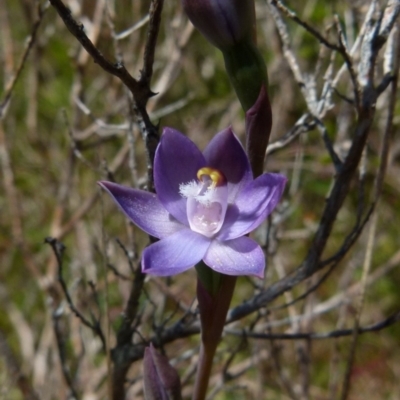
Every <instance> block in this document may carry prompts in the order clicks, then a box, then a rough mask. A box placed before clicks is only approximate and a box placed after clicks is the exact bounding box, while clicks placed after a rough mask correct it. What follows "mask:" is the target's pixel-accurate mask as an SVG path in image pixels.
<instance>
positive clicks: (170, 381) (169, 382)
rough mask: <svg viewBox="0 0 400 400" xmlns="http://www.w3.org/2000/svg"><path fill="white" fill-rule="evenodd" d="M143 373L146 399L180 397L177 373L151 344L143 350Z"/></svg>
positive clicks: (172, 399) (176, 398)
mask: <svg viewBox="0 0 400 400" xmlns="http://www.w3.org/2000/svg"><path fill="white" fill-rule="evenodd" d="M143 375H144V377H143V384H144V397H145V399H146V400H181V399H182V396H181V382H180V379H179V376H178V373H177V372H176V371H175V369H174V368H173V367H172V366H171V365H170V364H169V362H168V359H167V358H166V357H165V356H163V355H161V354H159V353H158V352H157V351H156V349H155V348H154V347H153V345H152V344H150V347H146V349H145V350H144V357H143Z"/></svg>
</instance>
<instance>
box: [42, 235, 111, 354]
mask: <svg viewBox="0 0 400 400" xmlns="http://www.w3.org/2000/svg"><path fill="white" fill-rule="evenodd" d="M44 242H45V243H47V244H49V245H50V246H51V248H52V249H53V253H54V255H55V256H56V259H57V266H58V281H59V283H60V285H61V288H62V290H63V293H64V295H65V298H66V299H67V302H68V305H69V307H70V309H71V311H72V312H73V313H74V314H75V315H76V316H77V317H78V318H79V320H80V321H81V322H82V324H83V325H85V326H87V327H88V328H90V329H91V330H92V331H93V332H94V333H95V334H96V335H97V336H99V338H100V340H101V343H102V345H103V350H105V348H106V347H105V337H104V334H103V331H102V330H101V327H100V324H98V323H91V322H90V321H89V320H88V319H86V317H85V316H84V315H83V314H82V313H81V312H80V311H79V310H78V309H77V308H76V306H75V304H74V302H73V301H72V298H71V295H70V293H69V290H68V287H67V284H66V283H65V280H64V277H63V266H62V264H63V255H64V251H65V246H64V244H63V243H61V242H59V241H58V240H57V239H54V238H52V237H47V238H46V239H45V241H44Z"/></svg>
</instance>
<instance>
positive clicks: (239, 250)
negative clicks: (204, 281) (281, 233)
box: [203, 236, 265, 278]
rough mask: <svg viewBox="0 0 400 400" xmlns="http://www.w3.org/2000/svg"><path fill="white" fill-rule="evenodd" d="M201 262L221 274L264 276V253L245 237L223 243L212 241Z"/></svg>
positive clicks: (251, 240)
mask: <svg viewBox="0 0 400 400" xmlns="http://www.w3.org/2000/svg"><path fill="white" fill-rule="evenodd" d="M203 261H204V262H205V263H206V264H207V265H208V266H209V267H210V268H212V269H213V270H214V271H217V272H220V273H221V274H226V275H234V276H236V275H255V276H257V277H259V278H262V277H263V276H264V269H265V257H264V253H263V251H262V249H261V247H260V246H259V245H258V244H257V243H256V242H255V241H254V240H253V239H250V238H248V237H246V236H243V237H240V238H237V239H233V240H228V241H225V242H220V241H218V240H214V241H213V242H212V244H211V246H210V248H209V249H208V251H207V253H206V255H205V257H204V258H203Z"/></svg>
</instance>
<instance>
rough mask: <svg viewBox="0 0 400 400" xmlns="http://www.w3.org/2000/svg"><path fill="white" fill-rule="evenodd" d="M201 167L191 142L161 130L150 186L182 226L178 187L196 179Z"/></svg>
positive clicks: (184, 219)
mask: <svg viewBox="0 0 400 400" xmlns="http://www.w3.org/2000/svg"><path fill="white" fill-rule="evenodd" d="M204 166H205V160H204V157H203V155H202V153H201V152H200V150H199V149H198V148H197V147H196V145H195V144H194V143H193V142H192V141H191V140H189V139H188V138H187V137H186V136H184V135H183V134H182V133H180V132H178V131H176V130H174V129H171V128H165V129H164V133H163V135H162V136H161V141H160V144H159V145H158V147H157V151H156V155H155V159H154V184H155V188H156V191H157V196H158V198H159V199H160V201H161V203H162V204H163V206H164V207H165V208H166V209H167V210H168V211H169V212H170V214H172V216H174V217H175V218H176V219H177V220H178V221H180V222H182V223H183V224H185V225H186V226H188V219H187V215H186V199H185V198H183V197H182V196H181V195H180V193H179V185H181V184H184V183H188V182H190V181H192V180H194V179H196V174H197V171H198V170H199V169H200V168H202V167H204Z"/></svg>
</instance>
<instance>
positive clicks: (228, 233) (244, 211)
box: [217, 174, 287, 240]
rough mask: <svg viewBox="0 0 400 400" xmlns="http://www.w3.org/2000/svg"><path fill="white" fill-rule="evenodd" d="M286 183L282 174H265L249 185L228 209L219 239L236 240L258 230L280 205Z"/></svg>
mask: <svg viewBox="0 0 400 400" xmlns="http://www.w3.org/2000/svg"><path fill="white" fill-rule="evenodd" d="M286 181H287V179H286V177H284V176H283V175H280V174H263V175H261V176H259V177H258V178H257V179H255V180H254V181H252V182H250V183H249V184H247V185H246V186H245V187H244V188H243V190H242V191H241V192H240V194H239V195H238V196H237V197H236V200H235V203H234V204H233V205H231V206H230V207H228V210H227V212H226V215H225V222H224V225H223V226H222V228H221V230H220V232H219V234H218V236H217V239H219V240H230V239H234V238H237V237H240V236H244V235H246V234H247V233H249V232H251V231H253V230H254V229H256V228H257V227H258V226H259V225H260V224H261V223H262V222H263V221H264V220H265V218H267V216H268V215H269V214H270V213H271V212H272V211H273V209H274V208H275V207H276V205H277V204H278V202H279V200H280V198H281V196H282V193H283V190H284V188H285V184H286Z"/></svg>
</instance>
